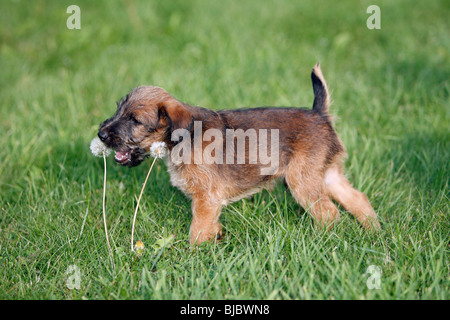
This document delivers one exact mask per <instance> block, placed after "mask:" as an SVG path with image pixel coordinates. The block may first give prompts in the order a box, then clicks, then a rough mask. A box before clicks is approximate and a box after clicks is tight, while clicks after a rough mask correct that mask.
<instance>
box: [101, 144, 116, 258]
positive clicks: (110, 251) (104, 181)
mask: <svg viewBox="0 0 450 320" xmlns="http://www.w3.org/2000/svg"><path fill="white" fill-rule="evenodd" d="M103 163H104V165H105V170H104V175H103V224H104V225H105V235H106V242H107V243H108V250H109V253H110V255H111V262H113V260H112V257H113V252H112V249H111V245H110V244H109V237H108V228H107V226H106V208H105V202H106V201H105V200H106V154H105V152H103ZM113 265H114V262H113Z"/></svg>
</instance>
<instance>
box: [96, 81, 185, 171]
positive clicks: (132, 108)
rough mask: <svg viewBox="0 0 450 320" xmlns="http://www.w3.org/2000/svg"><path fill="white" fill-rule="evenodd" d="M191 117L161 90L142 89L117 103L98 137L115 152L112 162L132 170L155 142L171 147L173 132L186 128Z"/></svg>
mask: <svg viewBox="0 0 450 320" xmlns="http://www.w3.org/2000/svg"><path fill="white" fill-rule="evenodd" d="M191 118H192V115H191V113H190V112H189V110H188V109H187V107H186V106H185V105H184V104H183V103H181V102H180V101H178V100H176V99H174V98H173V97H172V96H171V95H170V94H168V93H167V92H166V91H165V90H164V89H162V88H158V87H150V86H143V87H138V88H136V89H134V90H132V91H131V92H130V93H129V94H128V95H127V96H126V97H125V98H124V99H122V100H121V101H120V102H119V103H118V104H117V111H116V113H115V114H114V116H112V117H111V118H109V119H107V120H106V121H105V122H103V123H102V124H101V125H100V130H99V132H98V137H99V138H100V140H102V141H103V143H105V144H106V145H107V146H108V147H109V148H112V149H114V150H115V152H116V153H115V160H116V161H117V162H118V163H119V164H121V165H124V166H129V167H134V166H137V165H138V164H140V163H141V162H142V161H143V160H144V159H145V158H146V157H147V156H148V152H149V149H150V146H151V145H152V143H153V142H155V141H164V142H166V144H167V145H168V146H169V148H170V147H171V146H173V142H172V141H171V134H172V131H173V130H176V129H180V128H188V127H189V126H190V123H191Z"/></svg>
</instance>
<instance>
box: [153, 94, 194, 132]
mask: <svg viewBox="0 0 450 320" xmlns="http://www.w3.org/2000/svg"><path fill="white" fill-rule="evenodd" d="M158 109H159V115H160V118H161V117H163V118H167V120H168V124H169V125H170V129H171V130H170V131H173V130H176V129H188V130H189V128H190V127H191V126H192V122H193V115H192V113H191V112H190V111H189V110H187V108H186V107H185V106H183V104H182V103H181V102H179V101H177V100H175V99H170V100H165V101H163V102H160V103H158Z"/></svg>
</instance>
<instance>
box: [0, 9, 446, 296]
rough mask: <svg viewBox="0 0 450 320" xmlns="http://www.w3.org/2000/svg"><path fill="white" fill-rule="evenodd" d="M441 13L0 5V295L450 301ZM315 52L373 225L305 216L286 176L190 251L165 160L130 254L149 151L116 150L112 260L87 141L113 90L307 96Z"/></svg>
mask: <svg viewBox="0 0 450 320" xmlns="http://www.w3.org/2000/svg"><path fill="white" fill-rule="evenodd" d="M72 4H76V5H78V6H79V7H80V9H81V14H80V17H81V29H78V30H77V29H73V30H71V29H68V28H67V26H66V21H67V19H68V18H69V16H70V15H71V14H70V13H67V12H66V10H67V7H68V6H70V5H72ZM372 4H376V5H378V6H379V7H380V10H381V16H380V17H381V29H373V30H371V29H368V28H367V26H366V20H367V19H368V18H369V16H370V13H367V12H366V10H367V7H368V6H370V5H372ZM449 14H450V3H449V2H448V1H445V0H442V1H421V2H420V1H417V2H415V3H414V4H411V1H406V0H399V1H385V0H378V1H365V0H363V1H332V2H331V1H325V0H314V1H292V0H276V1H275V0H270V1H252V0H240V1H234V0H233V1H207V0H194V1H182V0H178V1H162V0H161V1H137V0H134V1H133V0H127V1H106V0H104V1H81V0H79V1H76V3H74V1H50V0H41V1H38V0H36V1H28V2H23V1H12V0H3V1H1V3H0V21H1V29H0V41H1V42H0V70H1V76H0V101H1V105H0V145H1V146H2V147H1V148H0V299H283V300H284V299H449V298H450V288H449V285H450V279H449V276H450V259H449V250H450V247H449V233H450V215H449V173H450V170H449V169H450V168H449V162H450V161H449V160H450V130H449V123H450V105H449V89H450V83H449V79H450V37H449V29H450V23H449V20H448V16H449ZM317 61H320V63H321V66H322V70H323V72H324V75H325V78H326V79H327V82H328V86H329V89H330V91H331V93H332V100H333V104H332V106H331V112H332V113H333V115H335V116H336V119H335V125H336V129H337V131H338V133H339V135H340V137H341V139H342V141H343V142H344V144H345V146H346V148H347V152H348V158H347V159H346V162H345V167H346V173H347V176H348V177H349V179H350V181H352V183H353V184H354V186H355V187H357V188H358V189H360V190H362V191H363V192H364V193H366V194H367V195H368V197H369V199H370V200H371V202H372V204H373V206H374V208H375V210H376V212H377V214H378V216H379V219H380V222H381V225H382V229H381V231H380V232H378V233H375V232H369V233H368V232H366V231H364V230H363V229H362V228H361V227H360V226H359V224H358V223H357V221H355V219H353V218H352V217H351V216H350V215H349V214H348V213H346V212H345V210H343V209H342V208H341V216H342V219H341V221H340V223H339V224H338V225H337V226H336V228H334V229H333V230H332V231H331V232H325V231H322V230H320V229H317V228H316V227H315V226H314V222H313V220H312V218H311V216H310V215H309V213H308V212H305V211H304V210H303V209H302V208H301V207H299V206H298V205H297V204H296V203H295V201H294V199H293V198H292V196H291V195H290V193H289V191H288V190H287V189H285V188H284V186H283V185H280V186H277V187H276V188H275V190H273V191H271V192H266V191H264V192H262V193H260V194H257V195H255V196H254V197H253V198H250V199H245V200H242V201H239V202H237V203H234V204H232V205H230V206H228V207H226V208H225V209H224V210H223V215H222V217H221V222H222V223H223V226H224V231H225V238H224V240H223V241H222V242H221V243H219V244H213V243H209V244H204V245H201V246H200V247H196V248H195V249H190V248H189V242H188V231H189V225H190V220H191V213H190V202H189V200H188V199H187V198H185V197H184V196H183V194H182V193H181V192H180V191H178V190H177V189H175V188H173V187H172V186H171V185H170V183H169V175H168V173H167V172H166V170H165V165H164V163H163V162H162V161H160V160H158V162H157V164H156V165H155V168H154V170H153V172H152V174H151V177H150V181H149V184H148V185H147V187H146V190H145V196H144V198H143V200H142V201H141V204H140V211H139V214H138V217H137V226H136V233H135V238H136V239H141V240H142V241H143V242H144V244H145V246H146V249H145V251H144V253H143V255H142V256H140V257H138V256H137V255H136V254H135V253H132V252H130V248H129V242H130V235H131V223H132V217H133V213H134V208H135V205H136V200H137V196H138V195H139V192H140V189H141V186H142V183H143V181H144V178H145V175H146V173H147V170H148V168H149V166H150V164H151V160H147V161H145V162H144V163H143V164H142V165H141V166H139V167H136V168H133V169H128V168H123V167H120V166H118V165H117V164H115V163H114V160H113V158H112V157H110V158H108V160H107V161H108V162H107V164H108V175H107V179H108V181H107V199H106V201H107V202H106V209H107V217H108V227H109V232H110V240H111V244H112V247H113V249H114V255H113V260H112V261H111V260H110V258H109V254H108V247H107V245H106V239H105V233H104V229H103V221H102V191H103V160H102V159H101V158H95V157H93V156H92V154H91V153H90V150H89V143H90V141H91V139H92V138H93V137H95V136H96V134H97V130H98V126H99V124H100V123H101V122H102V121H103V120H105V119H106V118H107V117H110V116H111V115H112V114H113V113H114V112H115V108H116V102H117V101H118V100H119V99H120V98H121V97H122V96H124V95H126V93H127V92H128V91H129V90H130V89H132V88H133V87H136V86H138V85H143V84H149V85H150V84H151V85H158V86H161V87H163V88H165V89H166V90H167V91H168V92H170V93H172V94H173V95H174V96H175V97H176V98H178V99H180V100H182V101H185V102H188V103H191V104H194V105H201V106H205V107H209V108H213V109H223V108H240V107H257V106H268V105H271V106H302V107H308V108H310V107H311V106H312V101H313V91H312V86H311V80H310V72H311V69H312V67H313V66H314V64H315V63H316V62H317ZM163 239H170V243H169V244H167V245H161V244H162V243H163V242H164V241H163Z"/></svg>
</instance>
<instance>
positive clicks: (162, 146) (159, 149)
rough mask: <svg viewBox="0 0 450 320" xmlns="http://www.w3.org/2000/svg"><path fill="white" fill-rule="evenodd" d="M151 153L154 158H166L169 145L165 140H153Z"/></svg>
mask: <svg viewBox="0 0 450 320" xmlns="http://www.w3.org/2000/svg"><path fill="white" fill-rule="evenodd" d="M150 154H151V155H152V157H153V158H164V157H165V156H166V155H167V145H166V143H165V142H163V141H157V142H153V143H152V146H151V147H150Z"/></svg>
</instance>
